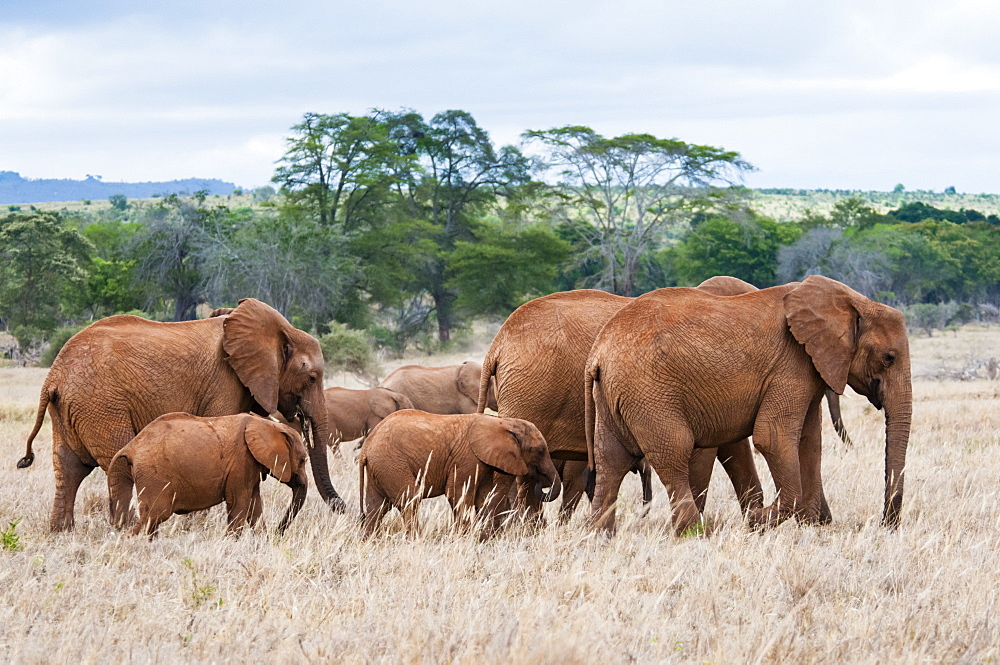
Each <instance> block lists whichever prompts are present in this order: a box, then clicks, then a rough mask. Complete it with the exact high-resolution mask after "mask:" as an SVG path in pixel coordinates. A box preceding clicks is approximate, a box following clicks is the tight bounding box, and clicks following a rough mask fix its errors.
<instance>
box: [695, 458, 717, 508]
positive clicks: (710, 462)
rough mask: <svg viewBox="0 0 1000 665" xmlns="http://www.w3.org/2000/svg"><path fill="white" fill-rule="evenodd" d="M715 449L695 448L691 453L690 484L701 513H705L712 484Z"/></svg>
mask: <svg viewBox="0 0 1000 665" xmlns="http://www.w3.org/2000/svg"><path fill="white" fill-rule="evenodd" d="M715 456H716V449H715V448H695V449H694V450H693V451H691V459H690V460H689V461H688V482H689V483H690V484H691V495H692V496H693V497H694V505H695V506H696V507H697V508H698V512H699V513H704V512H705V503H706V502H707V501H708V486H709V483H711V482H712V470H713V469H714V468H715Z"/></svg>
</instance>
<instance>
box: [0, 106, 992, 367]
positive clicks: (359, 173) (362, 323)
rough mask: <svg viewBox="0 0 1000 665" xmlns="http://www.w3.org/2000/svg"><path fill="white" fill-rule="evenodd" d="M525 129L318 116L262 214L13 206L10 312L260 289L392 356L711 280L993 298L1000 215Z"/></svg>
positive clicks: (294, 144)
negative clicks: (782, 194)
mask: <svg viewBox="0 0 1000 665" xmlns="http://www.w3.org/2000/svg"><path fill="white" fill-rule="evenodd" d="M522 138H523V141H522V144H521V145H520V146H511V145H507V146H496V145H494V143H493V142H492V141H491V140H490V138H489V136H488V134H487V133H486V132H485V131H484V130H483V129H482V128H481V127H479V126H478V125H477V123H476V122H475V119H474V118H473V117H472V116H471V115H470V114H469V113H467V112H464V111H457V110H451V111H445V112H442V113H439V114H437V115H435V116H433V117H431V118H430V119H426V118H424V117H423V116H421V115H420V114H418V113H416V112H413V111H407V110H403V111H394V112H390V111H381V110H374V111H372V112H370V113H368V114H366V115H362V116H353V115H349V114H346V113H341V114H334V115H325V114H313V113H310V114H306V115H305V116H304V117H303V119H302V122H300V123H298V124H296V125H295V126H294V127H292V129H291V132H290V137H289V138H288V140H287V150H286V153H285V155H284V157H283V158H282V160H281V161H280V162H279V164H278V167H277V169H276V171H275V174H274V178H273V182H274V184H275V186H276V187H277V189H278V194H279V195H278V196H274V197H273V198H268V197H264V196H262V197H259V198H258V204H257V205H255V206H252V207H228V206H221V205H218V204H216V203H215V202H214V201H213V199H210V198H209V197H208V196H207V192H199V193H197V194H196V195H194V196H191V197H179V196H168V197H164V198H161V199H157V200H153V201H149V202H134V201H133V202H130V201H129V200H128V199H127V198H126V197H124V196H116V197H112V201H111V202H112V206H111V207H110V208H108V209H105V210H102V211H100V212H97V213H91V214H74V215H69V214H57V213H51V212H38V211H30V210H29V211H16V212H15V211H12V212H9V213H8V214H6V215H5V216H3V217H0V318H2V323H3V326H4V328H5V329H7V330H9V331H10V332H11V333H12V334H14V335H15V337H16V338H17V339H18V341H19V343H20V345H21V346H30V345H32V344H34V345H36V346H37V345H38V344H39V343H40V342H41V340H45V339H49V338H51V337H53V336H54V335H55V334H56V333H55V331H57V330H59V329H61V330H59V333H58V336H59V337H66V336H68V334H69V333H70V332H71V331H72V330H74V328H73V327H72V326H81V325H84V324H85V323H87V322H89V321H91V320H93V319H96V318H99V317H102V316H107V315H109V314H113V313H116V312H130V311H132V312H140V313H142V314H143V315H145V316H151V317H154V318H158V319H163V320H183V319H190V318H194V317H195V316H196V315H197V312H198V307H199V306H204V307H207V306H212V307H218V306H226V305H234V304H235V303H236V301H237V300H238V299H239V298H241V297H245V296H254V297H257V298H260V299H262V300H264V301H266V302H268V303H270V304H272V305H273V306H275V307H276V308H277V309H278V310H279V311H281V312H282V313H283V314H284V315H285V316H286V317H288V318H289V319H290V320H291V321H292V322H293V323H295V325H297V326H299V327H301V328H304V329H307V330H313V331H315V332H317V333H318V334H326V333H329V334H333V332H336V333H337V334H342V333H343V332H344V331H345V330H354V331H361V333H360V334H363V335H364V336H365V337H366V338H367V339H369V340H370V341H371V342H372V344H373V345H375V346H377V347H382V348H385V349H389V350H391V351H393V352H397V353H398V352H402V351H403V350H404V349H405V348H406V347H407V345H410V344H414V343H418V344H420V345H424V346H426V347H428V348H433V347H436V346H437V347H439V346H440V345H448V344H450V343H452V340H453V339H454V338H455V336H456V335H461V334H463V333H464V331H466V330H468V327H469V325H470V323H471V321H472V320H473V319H475V318H478V317H497V318H499V317H503V316H505V315H506V314H508V313H509V312H510V311H512V310H513V309H514V308H515V307H517V306H518V305H519V304H520V303H522V302H524V301H525V300H527V299H530V298H532V297H536V296H539V295H543V294H546V293H550V292H553V291H558V290H566V289H573V288H581V287H592V288H601V289H606V290H609V291H612V292H615V293H619V294H622V295H638V294H640V293H643V292H645V291H649V290H651V289H654V288H659V287H663V286H674V285H690V284H697V283H698V282H700V281H702V280H703V279H705V278H707V277H710V276H713V275H718V274H728V275H733V276H735V277H739V278H741V279H745V280H747V281H749V282H752V283H753V284H756V285H757V286H759V287H767V286H771V285H773V284H777V283H783V282H786V281H791V280H796V279H801V278H802V277H804V276H806V275H808V274H812V273H822V274H825V275H828V276H830V277H833V278H835V279H839V280H841V281H843V282H845V283H847V284H850V285H851V286H853V287H854V288H856V289H858V290H859V291H861V292H862V293H864V294H865V295H867V296H869V297H872V298H875V299H878V300H881V301H883V302H888V303H890V304H893V305H900V306H906V305H911V304H917V303H925V304H936V303H946V302H957V303H968V304H969V307H968V308H966V309H965V310H963V311H966V312H967V313H968V315H969V316H971V317H975V316H978V313H979V312H980V311H981V309H980V307H979V306H980V305H989V306H994V307H995V306H996V305H997V304H998V303H1000V242H998V240H1000V236H998V233H1000V227H998V226H997V222H998V221H1000V220H997V219H996V217H995V216H987V215H983V214H980V213H977V212H976V211H969V210H963V211H961V212H959V213H954V212H951V211H944V210H939V209H937V208H934V207H932V206H927V205H924V204H912V203H911V204H907V205H904V206H901V207H900V208H899V209H898V210H896V211H893V212H891V213H889V214H888V215H882V214H880V213H878V212H876V211H875V210H874V209H872V208H870V207H868V206H866V205H865V204H864V202H863V201H862V200H861V199H857V198H853V199H847V200H844V201H841V202H840V203H838V204H837V205H836V206H835V208H834V209H833V211H832V212H831V213H830V214H829V215H816V214H807V215H805V216H804V217H803V218H802V219H800V220H798V221H796V222H794V223H779V222H776V221H774V220H771V219H769V218H767V217H765V216H763V215H761V214H758V213H756V212H755V211H753V210H752V209H751V208H750V207H749V205H748V201H749V199H750V197H749V196H748V192H747V191H746V190H743V189H742V188H740V187H738V186H737V185H738V182H739V180H740V176H741V174H742V173H743V172H745V171H746V170H748V169H750V168H751V167H750V165H749V164H748V163H747V162H745V161H744V160H743V159H742V157H741V156H740V155H739V154H738V153H735V152H732V151H727V150H724V149H722V148H717V147H713V146H702V145H695V144H688V143H685V142H683V141H680V140H676V139H661V138H658V137H655V136H652V135H648V134H627V135H622V136H618V137H604V136H602V135H600V134H598V133H597V132H595V131H593V130H592V129H590V128H587V127H583V126H567V127H561V128H555V129H549V130H539V131H534V130H533V131H528V132H525V134H524V135H523V137H522ZM265 199H266V200H265ZM953 309H954V308H953ZM331 331H332V332H331ZM56 341H57V342H58V340H56ZM53 346H58V344H57V343H56V344H54V345H53Z"/></svg>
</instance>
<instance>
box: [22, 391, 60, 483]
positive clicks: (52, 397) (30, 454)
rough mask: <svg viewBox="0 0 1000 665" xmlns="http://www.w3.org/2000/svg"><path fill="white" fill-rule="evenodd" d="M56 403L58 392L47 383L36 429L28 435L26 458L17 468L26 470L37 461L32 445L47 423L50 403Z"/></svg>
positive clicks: (41, 399) (41, 397) (42, 394)
mask: <svg viewBox="0 0 1000 665" xmlns="http://www.w3.org/2000/svg"><path fill="white" fill-rule="evenodd" d="M55 401H56V392H55V390H52V389H51V388H49V382H48V381H46V382H45V385H43V386H42V392H41V394H40V395H39V396H38V413H37V414H36V415H35V427H34V428H33V429H32V430H31V434H29V435H28V443H27V445H26V447H25V451H24V457H22V458H21V459H19V460H18V461H17V468H19V469H26V468H27V467H29V466H31V463H32V462H34V461H35V453H34V451H32V449H31V444H32V443H34V441H35V437H36V436H38V432H39V430H41V429H42V423H43V422H45V411H46V410H47V409H48V407H49V403H50V402H52V403H55Z"/></svg>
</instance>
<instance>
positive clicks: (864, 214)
mask: <svg viewBox="0 0 1000 665" xmlns="http://www.w3.org/2000/svg"><path fill="white" fill-rule="evenodd" d="M887 221H891V220H888V219H887V218H886V216H885V215H883V214H881V213H880V212H878V211H877V210H875V209H874V208H872V207H871V206H868V205H865V202H864V200H862V199H861V198H860V197H857V196H852V197H850V198H847V199H843V200H841V201H838V202H837V203H836V204H835V205H834V206H833V210H832V211H831V212H830V223H831V225H833V226H839V227H840V228H857V229H870V228H872V227H873V226H875V225H876V224H880V223H884V222H887Z"/></svg>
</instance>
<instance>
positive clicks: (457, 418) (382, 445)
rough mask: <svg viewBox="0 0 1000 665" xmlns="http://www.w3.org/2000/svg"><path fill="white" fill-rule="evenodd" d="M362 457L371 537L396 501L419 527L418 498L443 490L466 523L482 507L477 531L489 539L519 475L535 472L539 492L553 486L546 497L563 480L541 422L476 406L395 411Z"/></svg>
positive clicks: (412, 529)
mask: <svg viewBox="0 0 1000 665" xmlns="http://www.w3.org/2000/svg"><path fill="white" fill-rule="evenodd" d="M358 461H359V467H360V494H361V519H362V527H363V530H364V533H365V536H366V537H367V536H370V535H371V534H372V533H374V531H375V529H376V528H377V527H378V525H379V523H380V522H381V521H382V518H383V517H384V516H385V514H386V513H387V512H389V510H391V509H392V507H395V508H397V509H399V511H400V512H402V514H403V521H404V523H405V524H406V528H407V531H408V532H409V533H410V534H411V535H412V534H415V533H416V531H417V511H418V509H419V503H420V500H421V499H424V498H430V497H435V496H441V495H442V494H444V495H445V496H447V497H448V503H450V504H451V507H452V510H453V511H454V513H455V519H456V520H457V521H458V522H459V524H463V525H467V524H468V523H469V522H470V521H471V517H472V513H473V511H479V514H480V519H481V522H482V530H481V531H480V538H481V539H486V538H489V537H490V536H492V535H493V534H494V533H495V532H496V530H497V529H498V528H499V526H500V523H501V521H502V519H503V514H502V512H501V510H500V508H501V506H502V505H503V504H504V503H505V500H506V497H507V492H508V490H509V489H510V486H511V483H512V482H513V481H514V478H515V477H516V476H523V475H525V474H528V473H531V474H533V475H534V477H536V478H538V479H539V480H538V482H537V483H536V485H535V488H534V489H535V492H536V493H538V494H540V495H541V494H542V488H543V487H548V488H549V491H548V492H547V493H546V494H544V495H543V497H542V498H543V500H545V501H552V500H554V499H555V498H557V497H558V496H559V490H560V487H561V483H560V481H559V475H558V473H557V472H556V469H555V467H554V466H553V465H552V459H551V458H550V457H549V451H548V447H547V446H546V445H545V439H544V438H543V437H542V433H541V432H539V431H538V428H537V427H535V426H534V425H532V424H531V423H530V422H528V421H527V420H520V419H518V418H496V417H494V416H488V415H484V414H479V413H470V414H461V415H437V414H431V413H426V412H424V411H417V410H414V409H406V410H403V411H397V412H395V413H393V414H390V415H389V416H387V417H386V418H385V419H384V420H383V421H382V422H381V423H379V424H378V425H376V426H375V429H373V430H372V431H371V432H370V433H369V434H368V438H367V439H365V443H364V445H363V446H362V447H361V456H360V457H359V459H358ZM366 475H367V482H366Z"/></svg>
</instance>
